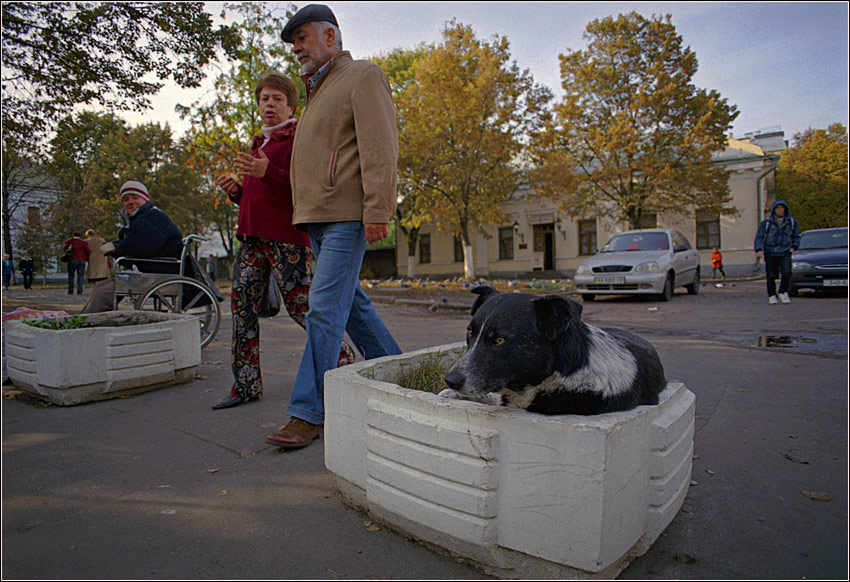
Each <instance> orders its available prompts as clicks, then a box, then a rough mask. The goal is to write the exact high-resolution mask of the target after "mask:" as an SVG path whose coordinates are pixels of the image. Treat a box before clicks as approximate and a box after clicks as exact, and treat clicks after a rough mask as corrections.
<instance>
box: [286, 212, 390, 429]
mask: <svg viewBox="0 0 850 582" xmlns="http://www.w3.org/2000/svg"><path fill="white" fill-rule="evenodd" d="M307 232H308V233H309V235H310V243H311V245H312V247H313V254H314V255H315V257H316V272H315V273H314V274H313V282H312V285H311V286H310V295H309V303H310V310H309V311H308V312H307V317H306V320H305V323H306V325H307V345H306V346H305V348H304V355H303V356H302V358H301V365H300V366H299V368H298V375H297V376H296V377H295V387H294V388H293V390H292V397H291V398H290V400H289V416H294V417H296V418H300V419H301V420H306V421H307V422H310V423H313V424H322V423H323V422H324V420H325V371H327V370H332V369H334V368H336V367H337V361H338V359H339V346H340V344H341V343H342V339H343V337H344V335H345V332H348V336H349V337H350V338H351V340H352V341H353V342H354V346H355V347H356V348H357V350H358V351H359V352H360V353H361V354H362V355H363V357H364V358H365V359H367V360H370V359H372V358H380V357H382V356H390V355H397V354H400V353H401V348H399V347H398V344H397V343H396V341H395V339H393V336H392V334H391V333H390V331H389V330H388V329H387V327H386V325H384V322H383V321H382V320H381V318H380V316H378V314H377V312H376V311H375V308H374V307H373V306H372V301H371V300H370V299H369V296H368V295H366V293H365V292H364V291H363V289H362V288H361V287H360V266H361V265H362V264H363V256H364V254H365V253H366V236H365V231H364V229H363V224H362V223H361V222H319V223H313V224H308V225H307Z"/></svg>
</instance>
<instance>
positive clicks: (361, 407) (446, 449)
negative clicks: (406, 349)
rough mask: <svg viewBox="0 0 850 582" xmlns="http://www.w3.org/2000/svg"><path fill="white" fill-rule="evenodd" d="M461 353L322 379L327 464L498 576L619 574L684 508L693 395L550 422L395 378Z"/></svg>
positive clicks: (411, 524) (431, 538)
mask: <svg viewBox="0 0 850 582" xmlns="http://www.w3.org/2000/svg"><path fill="white" fill-rule="evenodd" d="M462 347H463V344H462V343H459V344H451V345H448V346H440V347H436V348H429V349H426V350H420V351H417V352H412V353H409V354H403V355H401V356H391V357H387V358H380V359H376V360H368V361H365V362H359V363H356V364H352V365H350V366H345V367H342V368H338V369H336V370H333V371H330V372H328V373H327V374H326V376H325V440H324V442H325V464H326V466H327V468H328V469H329V470H330V471H331V472H332V473H334V474H335V475H336V477H337V482H338V486H339V488H340V490H341V491H342V493H343V496H344V498H345V500H346V502H347V503H349V504H351V505H354V506H357V507H360V508H362V509H365V510H366V511H368V512H369V513H370V514H371V515H372V516H373V517H374V518H375V519H377V520H379V521H381V522H383V523H385V524H388V525H390V526H391V527H393V528H394V529H397V530H399V531H401V532H403V533H405V534H407V535H410V536H411V537H414V538H416V539H419V540H421V541H424V542H426V543H428V544H429V545H432V546H435V547H436V549H438V550H444V551H448V552H449V553H450V554H453V555H456V556H460V557H463V558H467V559H470V560H472V561H473V562H474V563H476V564H477V565H478V566H479V567H480V568H482V569H483V570H485V571H486V572H488V573H490V574H493V575H496V576H499V577H502V578H532V579H534V578H550V579H553V578H612V577H614V576H616V575H617V574H619V573H620V572H621V571H622V570H623V569H624V568H625V567H626V566H627V565H628V564H629V562H630V561H631V560H633V559H634V558H636V557H638V556H640V555H643V554H644V553H645V552H646V551H647V550H648V549H649V547H650V546H651V545H652V543H653V542H654V541H655V540H656V539H657V538H658V536H659V535H660V534H661V532H662V531H663V530H664V528H665V527H667V525H668V524H669V523H670V521H671V520H672V519H673V517H674V516H675V514H676V513H677V512H678V510H679V508H680V507H681V505H682V502H683V501H684V498H685V494H686V493H687V490H688V485H689V483H690V475H691V462H692V456H693V435H694V404H695V397H694V395H693V394H692V393H691V392H690V391H689V390H687V388H685V386H684V385H682V384H681V383H678V382H671V383H669V384H668V385H667V388H666V389H665V390H664V391H663V392H662V394H661V396H660V402H659V404H658V405H656V406H640V407H638V408H636V409H634V410H630V411H627V412H617V413H611V414H604V415H598V416H577V415H563V416H544V415H540V414H535V413H530V412H528V411H525V410H517V409H508V408H503V407H496V406H489V405H485V404H480V403H476V402H467V401H461V400H447V399H443V398H440V397H438V396H436V395H434V394H429V393H426V392H420V391H416V390H409V389H406V388H402V387H400V386H398V385H397V384H395V380H396V378H398V376H399V375H400V374H401V373H402V372H404V371H405V370H409V369H411V368H414V367H416V366H418V365H420V364H421V363H422V362H423V361H424V360H425V359H426V358H428V357H429V356H431V355H432V354H433V353H434V352H439V353H440V354H444V358H443V363H444V365H445V366H446V367H448V366H450V365H451V364H452V363H453V362H454V361H455V360H457V358H458V357H459V355H460V351H461V349H462Z"/></svg>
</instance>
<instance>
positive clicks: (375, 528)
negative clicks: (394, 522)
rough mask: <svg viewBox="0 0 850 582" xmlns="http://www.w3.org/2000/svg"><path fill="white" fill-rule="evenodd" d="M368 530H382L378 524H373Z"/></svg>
mask: <svg viewBox="0 0 850 582" xmlns="http://www.w3.org/2000/svg"><path fill="white" fill-rule="evenodd" d="M366 531H371V532H376V531H381V528H380V527H378V526H377V525H372V526H369V527H367V528H366Z"/></svg>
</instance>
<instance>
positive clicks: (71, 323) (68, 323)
mask: <svg viewBox="0 0 850 582" xmlns="http://www.w3.org/2000/svg"><path fill="white" fill-rule="evenodd" d="M85 321H86V316H85V315H72V316H71V317H65V318H62V319H41V320H38V321H29V320H24V323H25V324H27V325H31V326H32V327H38V328H41V329H52V330H56V331H59V330H63V329H79V328H81V327H83V323H85Z"/></svg>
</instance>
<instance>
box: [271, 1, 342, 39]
mask: <svg viewBox="0 0 850 582" xmlns="http://www.w3.org/2000/svg"><path fill="white" fill-rule="evenodd" d="M308 22H330V23H331V24H333V25H334V26H336V27H339V24H337V21H336V16H334V13H333V12H332V11H331V9H330V8H328V7H327V6H325V5H324V4H307V5H306V6H304V7H303V8H302V9H301V10H299V11H298V12H296V13H295V14H294V15H293V16H292V18H290V19H289V22H287V23H286V26H284V27H283V31H281V33H280V38H281V39H283V42H292V33H294V32H295V31H296V30H297V29H298V27H299V26H301V25H302V24H306V23H308Z"/></svg>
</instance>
